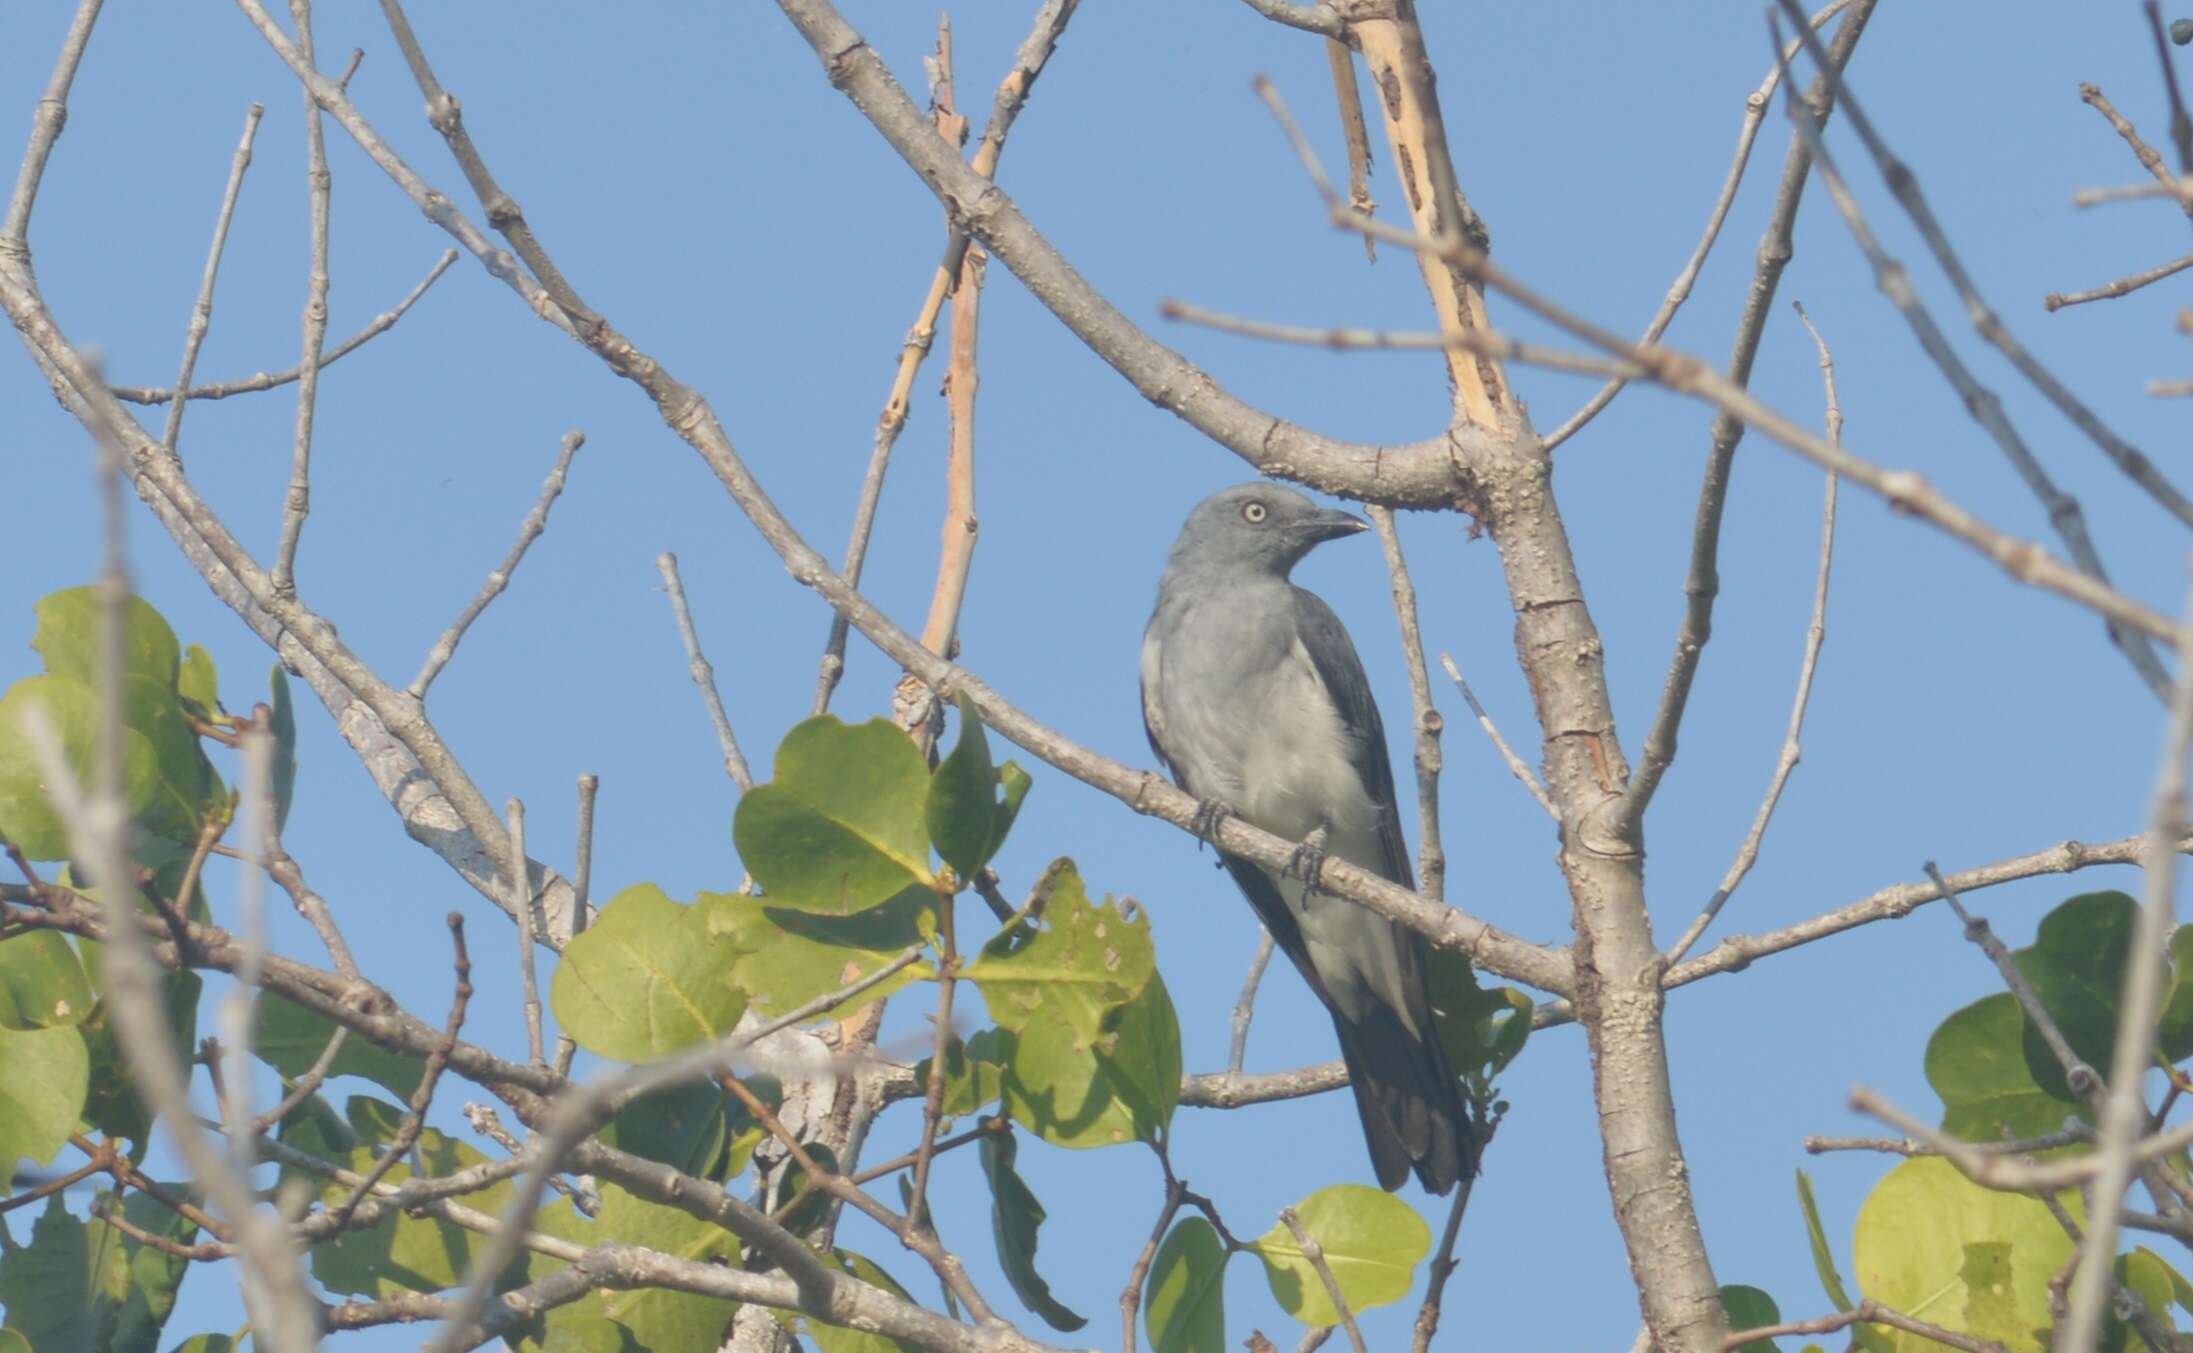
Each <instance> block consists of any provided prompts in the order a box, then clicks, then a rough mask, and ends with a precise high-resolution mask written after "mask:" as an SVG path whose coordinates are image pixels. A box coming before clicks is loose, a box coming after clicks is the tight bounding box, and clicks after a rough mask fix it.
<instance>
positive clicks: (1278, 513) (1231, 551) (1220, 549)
mask: <svg viewBox="0 0 2193 1353" xmlns="http://www.w3.org/2000/svg"><path fill="white" fill-rule="evenodd" d="M1367 525H1369V523H1367V522H1365V521H1364V520H1363V519H1362V518H1361V517H1356V516H1351V515H1350V514H1348V513H1346V512H1341V511H1338V510H1335V509H1332V508H1322V507H1319V506H1318V505H1317V504H1316V503H1313V502H1311V501H1310V500H1309V499H1308V498H1306V497H1304V496H1303V495H1301V494H1299V493H1296V492H1295V491H1294V490H1293V489H1289V488H1282V487H1281V486H1280V485H1277V484H1266V483H1255V484H1237V485H1235V486H1234V487H1233V488H1230V489H1226V490H1223V491H1221V492H1218V493H1214V494H1212V495H1211V496H1210V497H1208V498H1206V499H1204V500H1203V501H1202V502H1200V503H1198V504H1196V507H1195V510H1194V511H1193V512H1190V513H1189V514H1188V521H1187V524H1186V525H1184V526H1182V527H1181V528H1180V539H1179V540H1177V541H1175V542H1174V544H1173V554H1172V562H1173V564H1174V565H1175V566H1176V567H1177V566H1180V565H1183V564H1186V565H1192V566H1196V567H1201V568H1216V569H1225V570H1229V571H1233V570H1241V571H1250V572H1260V573H1269V574H1271V575H1272V576H1275V577H1280V578H1284V577H1286V576H1287V575H1288V573H1290V572H1291V571H1293V569H1294V566H1295V565H1296V564H1299V563H1301V562H1302V556H1304V555H1306V554H1308V553H1309V552H1310V551H1311V550H1312V549H1313V548H1315V547H1316V546H1317V545H1319V544H1320V543H1322V542H1324V541H1327V540H1334V539H1337V538H1339V537H1341V536H1352V535H1354V534H1355V533H1356V532H1358V531H1361V530H1363V529H1364V528H1365V527H1366V526H1367Z"/></svg>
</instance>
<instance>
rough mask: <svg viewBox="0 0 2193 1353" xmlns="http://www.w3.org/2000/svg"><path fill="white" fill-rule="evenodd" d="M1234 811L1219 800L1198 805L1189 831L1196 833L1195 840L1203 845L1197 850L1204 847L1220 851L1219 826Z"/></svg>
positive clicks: (1190, 821) (1204, 801)
mask: <svg viewBox="0 0 2193 1353" xmlns="http://www.w3.org/2000/svg"><path fill="white" fill-rule="evenodd" d="M1233 811H1234V810H1233V809H1231V808H1228V807H1227V806H1226V805H1225V804H1224V803H1223V802H1221V801H1220V800H1218V799H1203V800H1201V801H1199V802H1198V803H1197V804H1196V806H1195V816H1194V817H1191V818H1189V819H1188V830H1189V831H1191V832H1193V833H1195V839H1196V840H1197V841H1198V842H1200V843H1201V845H1199V846H1198V847H1197V849H1201V848H1202V846H1204V845H1207V846H1209V847H1211V848H1212V849H1213V850H1216V849H1218V824H1219V823H1221V822H1223V821H1225V820H1226V819H1227V818H1228V817H1230V816H1232V815H1233Z"/></svg>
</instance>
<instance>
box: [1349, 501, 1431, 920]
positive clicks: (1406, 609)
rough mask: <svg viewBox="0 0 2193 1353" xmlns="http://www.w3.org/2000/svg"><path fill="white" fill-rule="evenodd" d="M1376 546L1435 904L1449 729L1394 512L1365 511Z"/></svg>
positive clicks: (1426, 875) (1425, 871) (1426, 890)
mask: <svg viewBox="0 0 2193 1353" xmlns="http://www.w3.org/2000/svg"><path fill="white" fill-rule="evenodd" d="M1365 510H1366V512H1367V513H1368V514H1369V516H1370V519H1371V524H1372V525H1374V526H1376V527H1377V528H1378V542H1379V544H1380V546H1382V547H1383V548H1384V550H1385V552H1386V575H1387V577H1388V578H1389V579H1390V580H1391V581H1392V583H1393V611H1394V615H1395V617H1396V618H1398V619H1399V621H1400V623H1401V652H1402V655H1403V656H1404V657H1405V658H1406V659H1407V661H1408V667H1409V700H1410V703H1411V704H1412V705H1414V706H1415V711H1414V713H1415V719H1414V722H1415V724H1416V830H1417V846H1416V879H1417V883H1416V890H1417V891H1418V892H1420V893H1422V894H1424V896H1426V897H1428V898H1430V899H1432V900H1433V901H1434V902H1437V901H1440V900H1442V899H1444V898H1445V897H1446V895H1447V851H1446V847H1445V846H1444V844H1442V843H1441V841H1440V836H1439V771H1440V756H1439V734H1440V731H1441V730H1442V729H1444V728H1445V727H1446V726H1447V721H1446V720H1445V719H1443V718H1441V717H1440V715H1439V709H1438V707H1437V706H1436V705H1434V704H1432V680H1431V674H1430V673H1429V672H1427V671H1426V670H1425V667H1424V635H1423V632H1422V631H1421V630H1419V629H1418V628H1417V618H1416V584H1415V582H1414V581H1412V580H1411V579H1410V577H1409V561H1408V559H1407V558H1406V557H1405V556H1404V555H1403V554H1402V553H1401V535H1400V532H1398V531H1397V530H1395V529H1394V521H1393V509H1392V508H1388V507H1379V506H1376V505H1375V504H1374V505H1371V506H1369V507H1367V508H1366V509H1365Z"/></svg>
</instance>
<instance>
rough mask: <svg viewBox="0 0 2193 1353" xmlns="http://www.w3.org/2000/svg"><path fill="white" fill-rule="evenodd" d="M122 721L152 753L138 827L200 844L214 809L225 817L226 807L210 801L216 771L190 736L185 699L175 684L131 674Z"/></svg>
mask: <svg viewBox="0 0 2193 1353" xmlns="http://www.w3.org/2000/svg"><path fill="white" fill-rule="evenodd" d="M122 721H123V723H125V724H126V725H128V726H129V728H130V730H131V731H132V732H134V733H136V734H137V735H138V736H140V737H142V738H144V740H145V741H146V743H147V744H149V745H150V747H151V748H152V756H153V772H152V790H151V794H150V796H149V798H147V800H146V801H145V804H144V806H143V807H142V808H141V809H140V810H139V812H138V825H139V826H141V827H142V828H143V829H144V830H145V831H146V832H148V833H150V834H151V835H153V836H155V837H158V838H160V839H161V840H164V841H169V842H173V843H175V844H176V845H179V846H190V845H194V844H196V842H197V840H198V829H199V828H200V827H201V826H202V825H204V823H205V821H206V819H207V817H208V816H209V815H210V814H211V813H213V812H214V811H216V809H218V810H219V811H223V812H225V811H226V809H227V804H226V803H225V802H223V803H221V804H218V805H216V804H214V803H212V802H211V801H210V800H211V798H212V791H213V789H214V787H215V784H216V781H215V779H214V776H213V765H212V763H211V762H209V761H207V760H206V753H205V749H204V747H203V746H201V745H200V743H199V741H198V735H197V734H196V733H195V732H192V731H191V727H190V718H189V716H188V715H186V714H185V713H184V712H183V704H182V698H181V697H180V696H178V695H177V694H176V693H175V687H174V686H173V685H172V684H170V685H162V684H160V683H159V682H158V681H155V680H154V679H153V678H151V677H149V676H140V675H137V674H135V673H132V674H131V675H130V676H129V677H128V678H126V679H125V680H124V681H123V683H122ZM225 797H226V795H225V792H224V794H223V798H224V800H225Z"/></svg>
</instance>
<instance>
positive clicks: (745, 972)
mask: <svg viewBox="0 0 2193 1353" xmlns="http://www.w3.org/2000/svg"><path fill="white" fill-rule="evenodd" d="M773 900H774V899H773V898H771V899H764V898H759V897H745V896H741V895H739V894H736V893H702V894H701V895H700V898H699V900H698V902H697V903H696V905H698V906H699V907H701V908H702V909H703V910H704V911H705V912H706V913H707V919H708V933H709V934H710V935H711V936H720V937H722V938H724V939H725V940H727V941H728V942H729V943H730V944H731V945H732V946H733V947H734V948H735V949H736V950H737V951H738V957H737V959H736V960H734V961H733V963H732V966H731V980H732V982H734V983H735V984H737V986H738V987H739V989H740V990H742V991H744V992H745V993H746V995H747V997H748V999H750V1000H751V1001H752V1002H753V1003H754V1008H755V1009H756V1010H758V1011H760V1012H761V1013H763V1014H765V1015H781V1014H783V1013H784V1012H786V1011H788V1010H795V1009H797V1008H799V1007H800V1006H802V1005H805V1004H807V1002H809V1001H811V1000H814V999H815V998H816V997H818V996H823V995H827V994H828V993H830V992H833V991H836V990H837V989H839V988H840V987H844V986H850V985H851V984H852V983H854V982H857V981H859V980H860V979H861V978H862V977H865V976H867V975H868V974H870V973H873V972H875V971H876V970H877V969H879V968H881V967H883V966H884V965H886V964H888V963H889V962H890V961H891V960H892V959H895V958H897V957H898V956H899V955H900V954H902V953H904V952H905V951H906V950H907V949H909V948H911V947H912V946H914V945H917V944H920V943H922V942H924V941H925V940H927V939H928V938H929V937H930V936H931V935H933V934H934V933H936V902H937V895H936V894H935V893H933V892H931V891H930V890H929V889H927V888H908V889H907V890H906V891H905V892H902V893H900V894H899V895H898V896H897V897H894V898H892V899H891V900H890V901H888V902H886V903H884V904H883V905H882V906H880V907H870V908H869V909H868V910H866V911H863V912H857V913H855V914H854V915H851V916H821V915H817V914H815V913H813V912H805V911H793V910H791V909H790V908H787V907H773V906H770V905H769V902H771V901H773ZM934 971H935V969H934V968H933V967H931V965H930V964H929V963H928V962H926V961H918V962H915V963H912V964H909V965H908V966H906V967H904V968H901V969H899V970H898V971H897V972H895V973H893V974H892V975H891V976H889V977H887V978H885V979H884V980H883V981H881V982H879V983H877V984H876V985H875V986H872V987H870V988H868V989H867V990H866V991H863V992H861V993H860V994H859V995H857V996H854V997H853V998H851V999H850V1000H846V1001H841V1002H839V1003H838V1004H837V1005H835V1006H832V1007H831V1008H830V1009H829V1010H827V1011H825V1012H824V1013H822V1014H819V1015H817V1016H816V1017H815V1018H817V1019H818V1020H842V1019H845V1018H848V1017H849V1016H851V1015H852V1014H853V1012H854V1011H856V1010H859V1009H861V1008H862V1007H863V1006H867V1005H872V1004H874V1003H875V1002H877V1001H880V1000H882V999H883V998H884V997H886V996H889V995H890V994H891V993H892V992H895V991H897V990H899V989H900V988H901V987H904V986H905V985H907V984H908V983H909V982H913V981H916V980H917V979H920V978H923V977H928V976H930V975H931V974H932V973H933V972H934Z"/></svg>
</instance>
